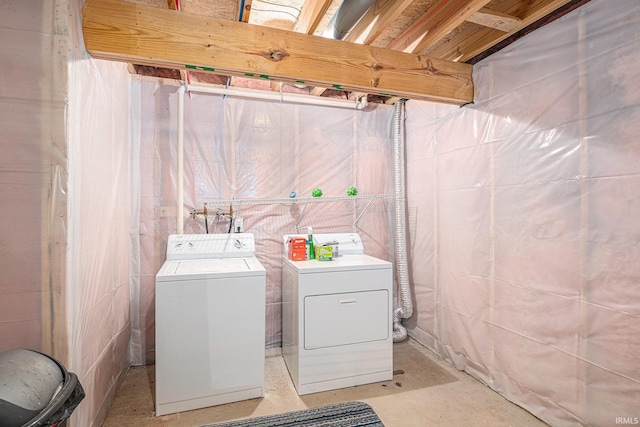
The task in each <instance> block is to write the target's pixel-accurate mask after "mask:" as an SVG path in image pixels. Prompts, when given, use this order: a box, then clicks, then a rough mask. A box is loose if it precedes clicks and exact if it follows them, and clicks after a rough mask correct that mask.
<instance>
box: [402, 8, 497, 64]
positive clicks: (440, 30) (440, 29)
mask: <svg viewBox="0 0 640 427" xmlns="http://www.w3.org/2000/svg"><path fill="white" fill-rule="evenodd" d="M487 3H489V0H440V1H439V2H437V3H435V4H434V5H433V6H432V7H431V8H430V9H429V10H427V11H426V12H425V13H424V14H423V15H422V16H421V17H420V18H418V19H417V20H416V22H415V23H414V24H413V25H411V26H410V27H409V28H407V29H406V30H405V31H404V32H403V33H402V34H401V35H400V36H399V37H398V38H397V39H396V40H394V41H393V42H392V43H391V44H390V45H389V49H393V50H401V51H403V52H411V53H419V52H421V51H423V50H424V49H426V48H427V47H429V46H431V45H432V44H434V43H435V42H437V41H438V40H440V39H441V38H443V37H444V36H445V35H447V34H448V33H449V32H451V30H453V29H455V28H456V27H458V26H459V25H460V24H462V23H463V22H464V21H466V20H467V18H469V17H470V16H471V15H473V14H474V13H476V12H477V11H478V10H480V9H481V8H482V7H484V6H485V5H486V4H487Z"/></svg>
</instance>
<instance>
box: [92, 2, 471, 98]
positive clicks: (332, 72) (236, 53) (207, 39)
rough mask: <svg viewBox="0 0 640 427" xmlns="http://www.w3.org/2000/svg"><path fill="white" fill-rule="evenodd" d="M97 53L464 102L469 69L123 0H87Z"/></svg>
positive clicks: (127, 59)
mask: <svg viewBox="0 0 640 427" xmlns="http://www.w3.org/2000/svg"><path fill="white" fill-rule="evenodd" d="M83 32H84V39H85V46H86V48H87V51H88V52H89V53H90V54H91V55H92V56H94V57H96V58H101V59H109V60H116V61H121V62H133V63H136V64H145V65H152V66H160V67H169V68H176V69H196V70H201V71H209V72H215V73H220V74H228V75H233V76H240V77H247V76H248V77H255V78H264V79H268V80H273V81H283V82H288V83H294V84H305V85H312V86H320V87H332V88H336V89H340V90H347V91H354V92H362V93H371V94H376V95H385V96H398V97H403V98H409V99H422V100H430V101H436V102H445V103H451V104H456V105H463V104H466V103H469V102H472V101H473V83H472V79H471V71H472V67H471V66H470V65H468V64H462V63H456V62H452V61H445V60H440V59H435V58H430V57H426V56H419V55H415V54H408V53H403V52H397V51H392V50H388V49H380V48H373V47H370V46H363V45H359V44H354V43H348V42H340V41H336V40H331V39H326V38H322V37H316V36H311V35H307V34H300V33H293V32H288V31H284V30H279V29H274V28H268V27H260V26H255V25H250V24H245V23H242V22H234V21H228V20H220V19H215V18H211V17H206V16H201V15H193V14H189V13H184V12H176V11H172V10H168V9H160V8H155V7H150V6H144V5H138V4H133V3H128V2H124V1H119V0H87V1H86V3H85V6H84V16H83Z"/></svg>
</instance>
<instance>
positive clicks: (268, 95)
mask: <svg viewBox="0 0 640 427" xmlns="http://www.w3.org/2000/svg"><path fill="white" fill-rule="evenodd" d="M183 87H184V88H185V89H183V90H187V91H189V92H200V93H211V94H215V95H226V96H233V97H238V98H249V99H263V100H267V101H280V102H290V103H294V104H307V105H321V106H325V107H337V108H351V109H356V110H362V109H363V108H365V107H366V106H367V98H366V96H365V97H362V98H361V99H359V100H355V101H349V100H346V99H334V98H323V97H319V96H312V95H303V94H300V93H288V92H272V91H266V90H256V89H240V88H222V87H221V88H218V87H208V86H194V85H185V86H183Z"/></svg>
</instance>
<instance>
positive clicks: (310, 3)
mask: <svg viewBox="0 0 640 427" xmlns="http://www.w3.org/2000/svg"><path fill="white" fill-rule="evenodd" d="M331 3H332V0H306V1H305V2H304V5H303V6H302V10H300V16H298V22H297V24H296V27H295V31H297V32H298V33H305V34H313V33H314V32H315V31H316V29H317V28H318V25H320V21H322V18H323V17H324V15H325V13H327V10H329V6H331Z"/></svg>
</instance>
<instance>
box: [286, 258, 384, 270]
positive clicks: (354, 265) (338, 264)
mask: <svg viewBox="0 0 640 427" xmlns="http://www.w3.org/2000/svg"><path fill="white" fill-rule="evenodd" d="M282 260H283V262H285V263H286V264H287V265H290V266H291V267H293V269H294V270H296V271H297V272H298V274H307V273H328V272H330V271H357V270H377V269H384V268H391V263H390V262H389V261H385V260H382V259H379V258H375V257H372V256H369V255H344V256H341V257H338V258H334V259H333V261H317V260H311V261H291V260H289V259H287V258H282Z"/></svg>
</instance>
